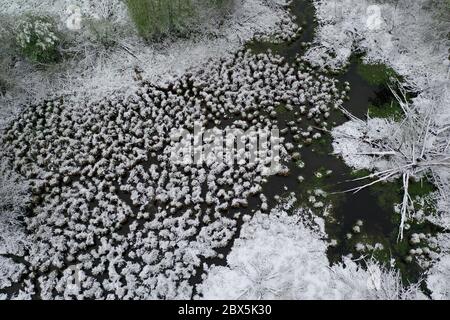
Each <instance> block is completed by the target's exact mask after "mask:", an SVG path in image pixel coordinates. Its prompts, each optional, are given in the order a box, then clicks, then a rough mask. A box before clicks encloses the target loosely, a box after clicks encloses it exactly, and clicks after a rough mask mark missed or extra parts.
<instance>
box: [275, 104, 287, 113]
mask: <svg viewBox="0 0 450 320" xmlns="http://www.w3.org/2000/svg"><path fill="white" fill-rule="evenodd" d="M275 111H276V113H277V114H283V113H286V112H287V111H288V110H287V109H286V107H285V105H284V104H280V105H279V106H277V107H276V108H275Z"/></svg>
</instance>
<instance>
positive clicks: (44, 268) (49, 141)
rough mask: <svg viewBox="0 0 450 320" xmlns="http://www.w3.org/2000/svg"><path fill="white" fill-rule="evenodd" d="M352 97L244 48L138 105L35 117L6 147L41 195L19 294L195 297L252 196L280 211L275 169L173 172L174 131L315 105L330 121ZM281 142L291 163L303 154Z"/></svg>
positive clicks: (49, 107) (113, 104)
mask: <svg viewBox="0 0 450 320" xmlns="http://www.w3.org/2000/svg"><path fill="white" fill-rule="evenodd" d="M341 97H342V93H341V92H340V91H339V90H338V89H337V80H334V79H330V78H327V77H325V76H323V75H320V74H317V73H316V72H313V71H312V70H311V69H309V68H302V70H297V69H295V68H294V67H293V66H292V65H290V64H287V63H286V62H284V60H283V59H282V58H281V57H279V56H275V55H273V54H269V53H267V54H258V55H254V54H252V53H251V52H249V51H239V52H237V53H236V54H235V56H233V57H229V58H223V59H221V60H218V61H213V62H209V63H207V64H206V65H204V67H203V69H202V70H199V71H194V72H191V73H186V74H185V75H183V76H181V77H179V78H178V79H177V80H175V81H173V82H169V83H168V84H167V85H166V86H164V87H163V86H161V87H160V86H155V85H153V84H149V83H145V84H144V85H143V86H142V87H141V88H139V89H138V90H137V91H136V92H135V94H133V95H130V96H129V97H128V98H126V99H122V98H121V97H108V98H105V99H103V100H102V101H100V102H99V103H96V104H92V105H91V106H90V107H89V108H86V109H81V108H76V107H74V106H71V105H67V104H65V103H64V102H63V101H62V100H55V101H49V102H45V103H41V104H38V105H36V106H32V107H30V108H28V109H27V110H25V112H24V113H22V114H21V116H20V117H19V118H18V119H17V120H16V121H15V122H14V123H13V124H12V126H10V128H9V129H8V130H7V131H6V133H5V135H4V137H3V138H4V140H3V143H4V145H5V147H6V148H7V150H6V152H7V156H9V157H10V158H11V159H12V164H13V166H14V169H15V170H16V171H18V172H20V173H21V175H22V176H24V177H26V178H27V179H28V180H29V181H30V186H31V191H32V194H33V196H32V201H33V214H32V215H29V216H26V217H25V226H26V228H27V231H28V232H29V234H30V235H29V237H28V238H27V239H29V240H30V244H29V247H28V248H27V252H26V254H25V255H24V257H23V258H24V259H25V261H26V262H27V266H26V267H27V268H26V271H25V276H24V277H23V278H22V279H24V280H23V281H22V284H23V287H21V289H20V291H19V292H16V293H13V294H11V296H10V297H13V296H14V294H24V292H29V291H37V292H40V294H39V298H43V299H51V298H58V297H59V298H115V299H117V298H120V299H123V298H134V299H149V298H155V299H156V298H190V297H191V295H192V294H193V288H194V284H195V282H196V281H197V282H198V281H199V279H198V276H200V275H197V273H198V272H200V271H199V270H201V269H202V268H204V266H203V264H204V263H206V264H207V263H208V261H209V259H211V258H216V257H218V258H220V257H221V253H220V252H221V250H223V248H225V247H227V246H230V244H231V243H232V241H233V239H234V235H235V233H236V232H237V227H238V225H239V224H240V223H241V221H242V219H243V217H242V216H241V210H240V209H241V208H245V207H247V206H248V198H249V197H251V196H258V197H259V199H260V201H259V203H260V209H261V210H263V211H264V210H267V207H268V206H267V199H266V197H264V196H263V195H262V194H261V189H262V185H263V184H264V183H265V181H266V179H265V177H264V174H263V172H264V163H256V164H240V165H239V166H233V165H231V166H230V165H227V164H225V163H215V162H212V163H209V162H206V163H201V164H200V165H195V164H194V165H180V164H178V163H172V162H171V161H170V156H171V150H172V147H173V145H175V143H176V141H174V139H173V137H172V133H173V129H174V128H185V129H187V130H191V129H192V126H193V124H194V123H196V122H200V123H202V124H203V125H204V126H205V127H218V128H223V129H226V128H228V127H231V128H240V129H244V130H246V129H251V128H253V129H258V128H261V129H264V128H267V129H269V130H270V129H271V128H273V127H275V126H276V125H277V122H276V119H274V118H273V117H271V116H270V114H271V113H272V112H273V111H274V110H275V108H276V106H279V105H282V104H283V105H291V106H293V107H298V108H300V107H301V106H311V108H310V109H308V111H306V109H305V112H308V113H309V114H310V117H311V118H315V119H318V120H321V121H323V119H324V118H323V117H324V114H325V113H326V112H327V111H330V110H331V109H333V108H335V107H338V106H340V104H341V103H342V99H341ZM289 128H290V130H291V131H292V132H297V131H300V129H299V128H297V127H296V126H295V125H294V124H290V125H289ZM308 132H309V131H308ZM280 143H281V150H280V154H281V155H282V158H283V159H282V161H284V159H289V158H290V156H289V153H291V152H293V149H292V147H289V146H288V145H287V143H285V142H284V139H283V137H280ZM279 174H281V175H286V174H288V172H286V169H285V168H283V167H282V168H281V170H280V173H279ZM255 209H256V208H255ZM242 210H244V209H242ZM227 212H230V213H232V214H226V213H227ZM74 273H76V275H77V277H78V279H80V282H81V283H82V286H76V285H75V284H73V278H74ZM196 277H197V278H196ZM30 278H33V279H34V278H36V279H37V282H26V280H27V279H30ZM195 279H197V280H195ZM34 286H38V288H36V287H34ZM38 289H39V290H38Z"/></svg>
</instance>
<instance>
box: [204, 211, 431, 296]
mask: <svg viewBox="0 0 450 320" xmlns="http://www.w3.org/2000/svg"><path fill="white" fill-rule="evenodd" d="M303 216H304V213H303V211H302V210H301V209H296V210H295V212H294V214H293V215H288V214H287V213H286V211H284V210H283V208H276V209H274V210H272V211H271V213H270V214H262V213H258V214H256V215H255V216H254V217H253V218H252V219H251V220H250V221H249V222H247V223H246V224H245V225H244V226H243V227H242V230H241V236H240V238H239V239H238V240H236V241H235V243H234V245H233V248H232V250H231V253H230V254H229V255H228V257H227V262H228V264H227V266H212V267H211V268H210V269H209V271H208V273H207V276H206V279H205V280H204V282H203V283H202V284H201V285H200V286H198V288H197V289H198V292H199V293H200V297H199V298H204V299H297V300H298V299H300V300H307V299H424V298H426V297H425V295H423V294H422V293H421V292H420V290H419V289H418V286H410V287H407V286H403V285H402V283H401V280H400V275H399V273H398V272H396V271H393V270H389V269H386V268H384V267H382V266H380V265H379V264H378V263H376V262H374V261H372V260H369V261H367V264H366V267H365V268H363V267H361V266H360V265H359V264H357V263H355V262H354V261H352V260H350V259H345V260H344V262H343V263H342V264H338V265H334V266H331V267H330V266H329V261H328V259H327V256H326V250H327V244H326V242H325V240H324V239H323V238H324V236H325V235H324V234H322V233H320V232H319V231H318V228H317V226H316V228H315V229H314V230H312V229H311V227H310V226H311V223H309V225H310V226H309V227H306V226H305V223H306V222H305V221H303V219H302V217H303Z"/></svg>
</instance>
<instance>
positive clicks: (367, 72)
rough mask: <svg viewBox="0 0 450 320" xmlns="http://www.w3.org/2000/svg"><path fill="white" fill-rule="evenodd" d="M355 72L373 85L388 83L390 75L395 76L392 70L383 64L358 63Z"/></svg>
mask: <svg viewBox="0 0 450 320" xmlns="http://www.w3.org/2000/svg"><path fill="white" fill-rule="evenodd" d="M357 72H358V74H359V75H360V76H361V77H362V78H363V79H364V80H366V81H367V83H369V84H371V85H374V86H377V85H383V84H386V83H389V81H390V79H391V78H392V77H396V76H397V75H396V73H395V71H394V70H392V69H391V68H389V67H387V66H386V65H384V64H364V63H359V64H358V69H357Z"/></svg>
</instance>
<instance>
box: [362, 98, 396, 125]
mask: <svg viewBox="0 0 450 320" xmlns="http://www.w3.org/2000/svg"><path fill="white" fill-rule="evenodd" d="M368 112H369V116H370V117H371V118H391V119H394V120H396V121H399V120H401V119H402V118H403V117H404V114H403V110H402V108H401V107H400V104H399V103H398V102H397V101H394V100H392V101H391V102H390V103H386V104H383V105H381V106H376V105H369V108H368Z"/></svg>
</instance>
